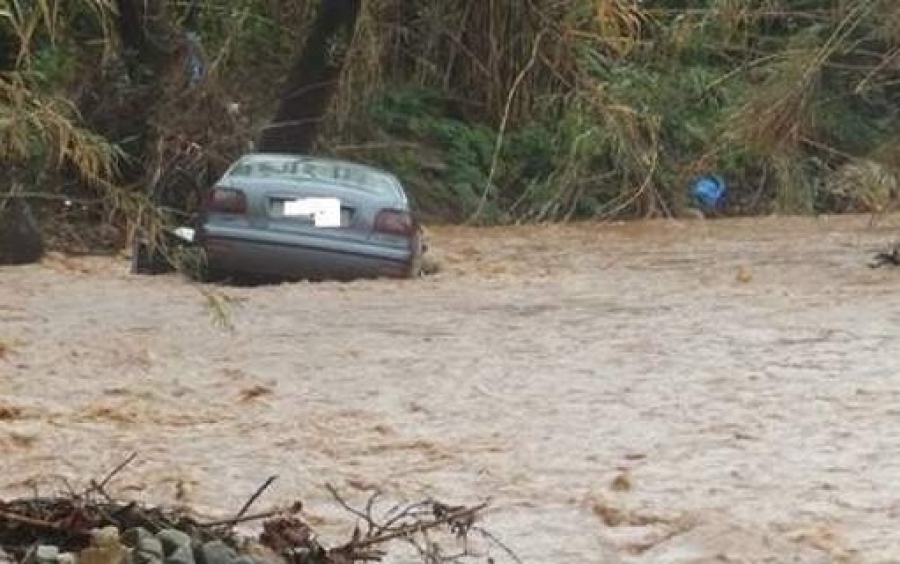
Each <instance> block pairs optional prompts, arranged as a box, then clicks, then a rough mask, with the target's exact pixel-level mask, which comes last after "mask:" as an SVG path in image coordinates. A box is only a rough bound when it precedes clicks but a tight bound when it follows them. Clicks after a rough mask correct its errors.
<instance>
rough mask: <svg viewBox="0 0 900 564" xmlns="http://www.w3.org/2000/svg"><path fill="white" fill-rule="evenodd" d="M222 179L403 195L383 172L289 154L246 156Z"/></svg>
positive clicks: (251, 154) (329, 160)
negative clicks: (324, 185) (322, 184)
mask: <svg viewBox="0 0 900 564" xmlns="http://www.w3.org/2000/svg"><path fill="white" fill-rule="evenodd" d="M225 176H226V177H228V176H231V177H244V178H248V179H253V178H260V179H261V178H278V179H284V180H298V181H310V180H312V181H316V182H325V183H330V184H335V185H341V186H353V187H355V188H359V189H362V190H365V191H368V192H374V193H376V194H381V195H385V196H399V197H401V198H403V199H405V197H406V195H405V194H404V192H403V188H402V186H401V185H400V181H399V180H397V178H396V177H395V176H394V175H393V174H391V173H389V172H387V171H384V170H381V169H378V168H375V167H372V166H368V165H364V164H360V163H355V162H350V161H345V160H341V159H333V158H327V157H313V156H308V155H292V154H288V153H248V154H246V155H244V156H242V157H241V158H240V159H238V160H237V161H236V162H235V163H234V164H233V165H232V166H231V167H230V168H229V169H228V171H227V172H226V173H225Z"/></svg>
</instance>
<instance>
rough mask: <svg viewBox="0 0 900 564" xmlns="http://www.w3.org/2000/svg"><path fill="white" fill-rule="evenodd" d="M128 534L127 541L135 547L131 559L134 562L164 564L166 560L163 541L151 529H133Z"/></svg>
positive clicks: (136, 563)
mask: <svg viewBox="0 0 900 564" xmlns="http://www.w3.org/2000/svg"><path fill="white" fill-rule="evenodd" d="M126 535H127V537H126V543H127V544H129V545H130V546H132V547H133V550H132V552H131V560H132V562H134V564H163V562H164V561H165V551H164V550H163V543H162V541H161V540H159V539H158V538H156V537H154V536H153V535H152V534H151V533H150V531H148V530H146V529H132V530H131V531H128V532H127V533H126Z"/></svg>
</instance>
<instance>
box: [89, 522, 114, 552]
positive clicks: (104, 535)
mask: <svg viewBox="0 0 900 564" xmlns="http://www.w3.org/2000/svg"><path fill="white" fill-rule="evenodd" d="M91 544H92V545H93V546H96V547H98V548H114V547H118V546H121V545H120V543H119V529H118V528H116V527H103V528H102V529H94V530H93V531H91Z"/></svg>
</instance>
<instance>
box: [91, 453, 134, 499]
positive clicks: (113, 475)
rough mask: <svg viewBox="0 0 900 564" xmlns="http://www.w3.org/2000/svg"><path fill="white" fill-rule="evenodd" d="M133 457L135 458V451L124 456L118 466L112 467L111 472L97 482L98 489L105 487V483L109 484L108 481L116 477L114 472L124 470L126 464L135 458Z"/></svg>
mask: <svg viewBox="0 0 900 564" xmlns="http://www.w3.org/2000/svg"><path fill="white" fill-rule="evenodd" d="M135 458H137V453H136V452H132V453H131V455H130V456H129V457H128V458H126V459H125V460H124V461H122V462H121V463H120V464H119V465H118V466H116V467H115V468H113V469H112V472H110V473H109V474H107V475H106V477H105V478H103V480H101V481H100V483H99V484H98V488H99V489H100V490H102V489H103V488H105V487H106V485H107V484H109V482H110V481H111V480H112V479H113V478H115V477H116V474H118V473H119V472H121V471H122V470H124V469H125V467H126V466H128V465H129V464H131V463H132V462H134V459H135Z"/></svg>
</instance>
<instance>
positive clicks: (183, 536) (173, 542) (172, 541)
mask: <svg viewBox="0 0 900 564" xmlns="http://www.w3.org/2000/svg"><path fill="white" fill-rule="evenodd" d="M156 538H158V539H159V540H160V542H162V546H163V550H164V551H165V554H166V556H171V555H172V554H174V553H175V552H176V551H178V550H187V551H188V552H191V550H192V549H191V546H192V545H193V542H192V541H191V537H190V536H189V535H188V534H187V533H183V532H181V531H178V530H176V529H163V530H161V531H160V532H159V533H157V534H156ZM191 561H193V556H192V557H191Z"/></svg>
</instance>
